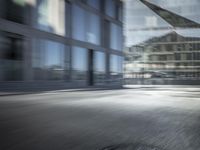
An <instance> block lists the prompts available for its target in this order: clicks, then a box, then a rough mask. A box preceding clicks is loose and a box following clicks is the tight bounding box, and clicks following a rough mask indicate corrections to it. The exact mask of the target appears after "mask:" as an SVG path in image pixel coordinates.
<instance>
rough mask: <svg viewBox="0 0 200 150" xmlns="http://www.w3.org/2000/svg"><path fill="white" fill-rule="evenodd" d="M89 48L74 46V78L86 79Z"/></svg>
mask: <svg viewBox="0 0 200 150" xmlns="http://www.w3.org/2000/svg"><path fill="white" fill-rule="evenodd" d="M87 58H88V53H87V49H85V48H81V47H75V46H74V47H72V79H73V80H86V77H87V70H88V67H87V65H88V59H87Z"/></svg>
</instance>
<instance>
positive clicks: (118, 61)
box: [110, 55, 123, 81]
mask: <svg viewBox="0 0 200 150" xmlns="http://www.w3.org/2000/svg"><path fill="white" fill-rule="evenodd" d="M122 63H123V57H121V56H117V55H111V56H110V76H111V79H113V80H116V81H117V80H118V81H120V79H121V78H122Z"/></svg>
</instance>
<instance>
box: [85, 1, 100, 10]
mask: <svg viewBox="0 0 200 150" xmlns="http://www.w3.org/2000/svg"><path fill="white" fill-rule="evenodd" d="M87 4H88V5H89V6H91V7H93V8H96V9H98V10H99V9H100V0H87Z"/></svg>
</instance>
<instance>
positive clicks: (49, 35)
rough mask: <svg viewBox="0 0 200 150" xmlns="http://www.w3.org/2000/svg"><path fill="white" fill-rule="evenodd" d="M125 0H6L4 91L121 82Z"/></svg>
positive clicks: (0, 84)
mask: <svg viewBox="0 0 200 150" xmlns="http://www.w3.org/2000/svg"><path fill="white" fill-rule="evenodd" d="M122 9H123V4H122V2H121V1H120V0H1V1H0V90H20V89H24V88H25V89H34V88H36V89H37V88H38V89H40V88H41V89H57V88H68V87H69V88H71V87H85V86H99V85H103V86H106V85H121V84H122V83H121V80H120V79H121V78H122V60H123V53H122V47H123V36H122Z"/></svg>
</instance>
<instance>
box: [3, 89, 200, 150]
mask: <svg viewBox="0 0 200 150" xmlns="http://www.w3.org/2000/svg"><path fill="white" fill-rule="evenodd" d="M135 143H137V144H141V145H143V144H144V145H145V144H147V145H153V146H158V147H160V148H161V149H164V150H165V149H166V150H200V88H195V87H184V88H181V87H179V88H175V87H145V88H132V89H121V90H120V89H118V90H97V91H95V90H94V91H90V90H88V91H87V90H84V91H56V92H50V93H40V94H28V95H13V96H2V97H0V150H100V149H101V148H103V147H107V146H110V145H118V144H135ZM141 150H145V149H141Z"/></svg>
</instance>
